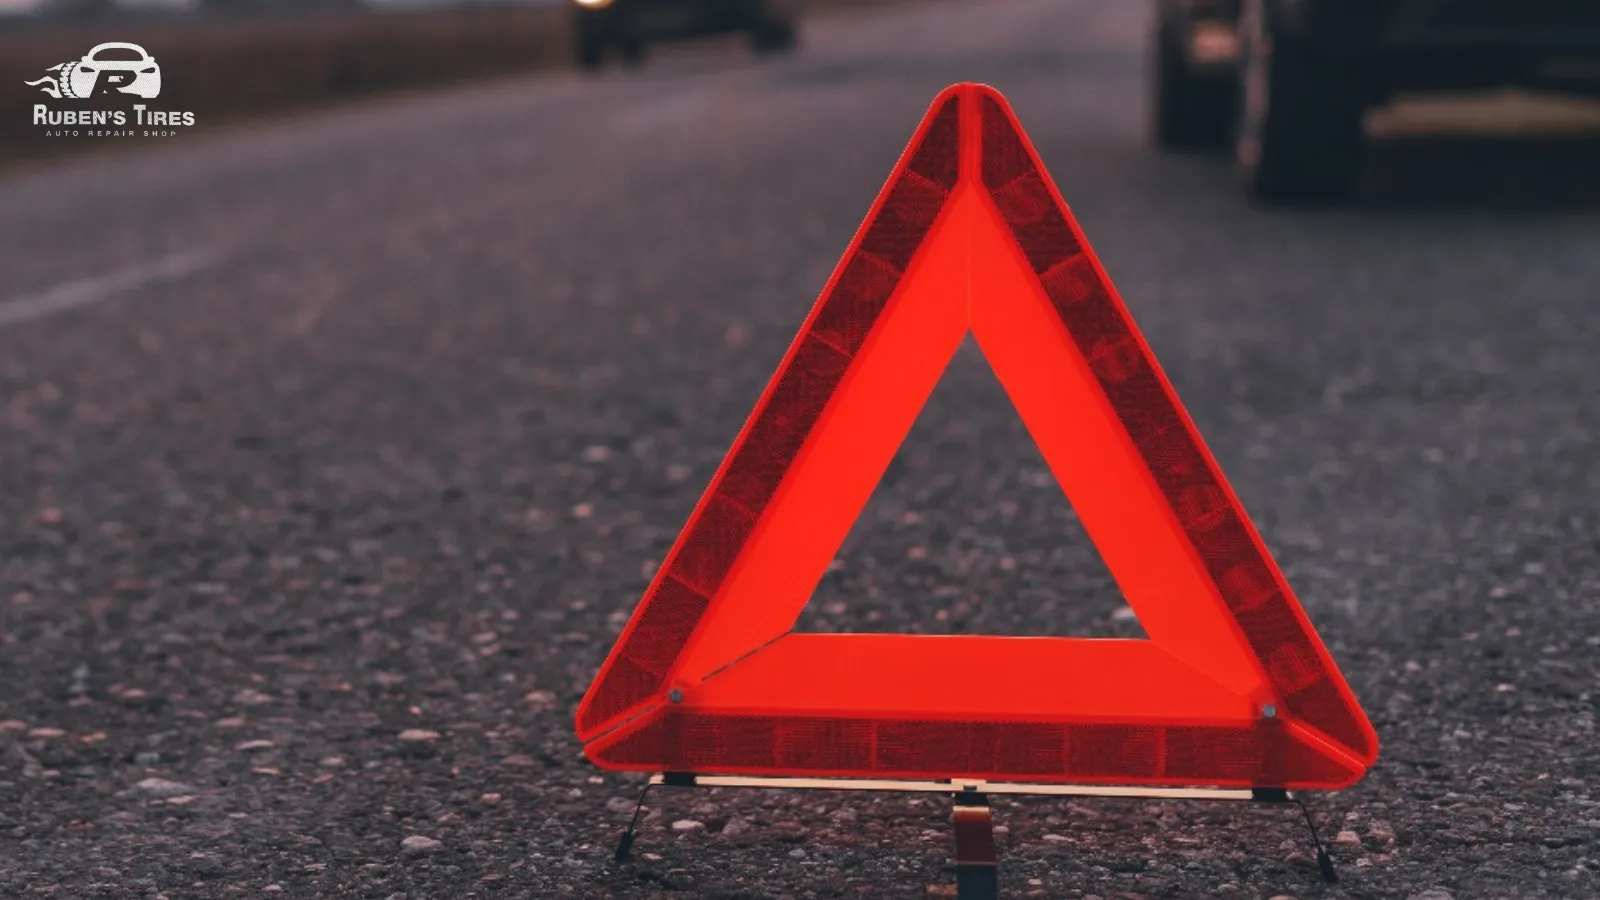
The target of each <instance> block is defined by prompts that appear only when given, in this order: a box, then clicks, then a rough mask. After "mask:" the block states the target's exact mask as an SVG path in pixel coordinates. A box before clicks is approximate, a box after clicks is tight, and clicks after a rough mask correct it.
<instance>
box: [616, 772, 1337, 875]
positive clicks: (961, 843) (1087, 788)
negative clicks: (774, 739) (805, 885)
mask: <svg viewBox="0 0 1600 900" xmlns="http://www.w3.org/2000/svg"><path fill="white" fill-rule="evenodd" d="M657 785H660V786H663V787H689V788H692V787H734V788H769V789H770V788H779V789H798V790H855V791H906V792H912V793H929V794H933V793H937V794H946V795H948V796H950V797H951V798H952V799H953V800H954V802H953V803H952V805H951V809H950V825H951V829H952V831H953V832H954V835H955V858H954V863H955V867H956V896H957V897H958V898H960V900H998V898H999V896H1000V885H999V875H1000V864H999V859H998V855H997V853H996V851H995V840H994V816H993V811H992V810H991V808H990V806H989V797H990V795H992V794H1000V795H1043V796H1057V797H1105V798H1128V799H1142V800H1235V801H1237V800H1254V801H1256V802H1259V803H1271V804H1288V803H1293V804H1295V805H1296V806H1298V807H1299V808H1300V813H1301V815H1302V816H1304V817H1305V821H1306V828H1307V829H1308V830H1309V831H1310V832H1311V843H1312V845H1313V846H1314V847H1315V848H1316V853H1317V869H1318V871H1319V872H1321V874H1322V880H1323V881H1326V882H1328V883H1329V884H1334V883H1337V882H1338V880H1339V875H1338V873H1337V872H1336V871H1334V868H1333V857H1332V856H1330V855H1329V854H1328V850H1327V847H1325V846H1324V845H1323V843H1322V838H1321V836H1320V835H1318V833H1317V826H1316V822H1315V821H1313V820H1312V818H1311V810H1310V809H1309V808H1308V807H1307V806H1306V804H1305V801H1303V800H1301V799H1300V798H1299V797H1298V796H1296V795H1294V794H1292V793H1290V792H1289V791H1287V790H1285V789H1283V788H1254V789H1250V788H1138V787H1111V786H1105V787H1098V786H1091V785H1053V784H1010V783H996V782H984V781H965V780H956V781H899V780H891V779H861V778H775V777H749V776H737V775H693V774H689V773H687V772H666V773H663V774H660V775H653V776H651V778H650V780H649V781H647V782H645V785H644V788H643V789H642V790H640V791H639V802H638V803H637V804H635V806H634V808H633V817H632V818H631V819H630V820H629V821H628V828H627V830H626V831H624V832H623V833H622V838H621V840H619V841H618V842H617V850H616V854H615V859H616V861H617V862H618V863H625V862H627V861H628V859H629V857H630V856H631V855H632V853H633V842H634V839H635V837H636V836H637V834H638V830H639V819H640V817H641V816H642V815H643V813H644V803H645V799H646V798H647V797H649V796H650V789H651V788H653V787H655V786H657Z"/></svg>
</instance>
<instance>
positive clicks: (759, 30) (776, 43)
mask: <svg viewBox="0 0 1600 900" xmlns="http://www.w3.org/2000/svg"><path fill="white" fill-rule="evenodd" d="M799 43H800V29H799V27H798V26H797V25H796V24H795V21H794V20H793V19H788V18H781V17H780V18H770V19H768V18H764V19H762V20H761V21H760V22H757V23H756V25H755V27H754V28H752V29H751V30H750V46H751V47H752V48H754V49H755V51H756V52H757V53H760V54H768V53H785V52H788V51H790V50H793V49H794V48H795V46H796V45H798V44H799Z"/></svg>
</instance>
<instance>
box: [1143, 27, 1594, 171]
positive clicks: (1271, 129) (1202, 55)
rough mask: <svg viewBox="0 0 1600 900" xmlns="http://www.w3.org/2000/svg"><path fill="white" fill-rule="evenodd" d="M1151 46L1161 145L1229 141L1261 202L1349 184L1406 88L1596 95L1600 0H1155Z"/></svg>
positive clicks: (1154, 105) (1192, 145) (1154, 108)
mask: <svg viewBox="0 0 1600 900" xmlns="http://www.w3.org/2000/svg"><path fill="white" fill-rule="evenodd" d="M1151 46H1152V63H1153V71H1152V73H1151V78H1150V83H1151V92H1152V98H1151V104H1152V111H1153V116H1154V129H1155V136H1156V141H1157V143H1158V144H1160V145H1161V146H1162V147H1165V148H1174V149H1176V148H1197V149H1203V148H1212V147H1216V148H1220V147H1227V146H1230V145H1231V146H1232V147H1233V150H1234V155H1235V157H1236V158H1237V161H1238V166H1239V169H1240V171H1241V173H1242V175H1243V178H1244V181H1245V184H1246V186H1247V189H1248V190H1249V192H1250V193H1251V195H1252V196H1253V197H1255V198H1256V199H1260V200H1266V201H1303V200H1317V199H1328V198H1332V197H1336V196H1338V195H1340V194H1341V193H1343V192H1345V191H1346V190H1348V189H1349V188H1350V187H1351V186H1352V185H1353V183H1354V181H1355V177H1356V175H1357V174H1358V172H1359V168H1360V159H1361V146H1362V120H1363V117H1364V114H1365V113H1366V111H1367V110H1368V109H1369V108H1371V107H1374V106H1378V105H1380V104H1382V103H1384V102H1386V101H1387V100H1388V99H1389V98H1390V97H1391V96H1392V95H1394V94H1395V93H1397V92H1400V91H1448V90H1481V89H1488V88H1496V87H1506V86H1518V87H1526V88H1532V89H1536V90H1555V91H1570V92H1575V93H1581V94H1587V95H1591V96H1600V0H1159V3H1158V13H1157V22H1156V28H1155V35H1154V40H1153V41H1152V45H1151Z"/></svg>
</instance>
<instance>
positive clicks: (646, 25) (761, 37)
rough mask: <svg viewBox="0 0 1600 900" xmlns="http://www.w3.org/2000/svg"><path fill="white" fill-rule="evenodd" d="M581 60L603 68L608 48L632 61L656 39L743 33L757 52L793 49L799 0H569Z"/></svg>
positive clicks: (638, 57) (640, 57)
mask: <svg viewBox="0 0 1600 900" xmlns="http://www.w3.org/2000/svg"><path fill="white" fill-rule="evenodd" d="M571 3H572V7H573V15H574V17H575V21H574V22H573V37H574V41H575V42H576V45H577V46H576V48H575V49H576V52H577V56H578V62H579V64H580V65H582V66H583V67H584V68H586V69H595V68H599V67H600V65H601V64H602V63H604V61H605V57H606V53H607V51H609V50H613V49H615V50H617V51H618V52H620V53H621V55H622V58H623V59H625V60H627V61H629V62H638V61H639V60H640V59H642V58H643V57H644V52H645V46H646V45H647V44H649V43H651V42H654V41H664V40H676V39H681V38H691V37H700V36H702V35H711V34H726V33H730V32H744V33H746V34H748V35H749V36H750V43H751V46H752V47H754V49H755V50H756V52H758V53H771V52H777V51H783V50H789V49H792V48H793V47H794V46H795V44H796V42H797V41H798V39H799V27H800V8H799V0H571Z"/></svg>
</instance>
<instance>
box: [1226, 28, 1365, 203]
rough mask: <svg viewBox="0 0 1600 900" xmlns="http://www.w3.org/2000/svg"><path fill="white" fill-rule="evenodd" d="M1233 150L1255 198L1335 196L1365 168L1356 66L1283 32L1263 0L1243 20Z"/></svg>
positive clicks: (1278, 200) (1341, 194) (1304, 199)
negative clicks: (1346, 65) (1345, 66)
mask: <svg viewBox="0 0 1600 900" xmlns="http://www.w3.org/2000/svg"><path fill="white" fill-rule="evenodd" d="M1240 39H1241V40H1240V49H1241V60H1240V65H1239V99H1238V110H1239V113H1238V125H1237V127H1236V129H1235V139H1234V156H1235V159H1236V161H1237V163H1238V167H1239V172H1240V175H1241V177H1242V178H1243V180H1244V183H1245V188H1246V190H1247V191H1248V192H1249V194H1250V196H1251V198H1252V199H1255V200H1258V201H1261V202H1264V203H1306V202H1325V201H1330V200H1337V199H1340V198H1342V197H1344V196H1346V195H1348V194H1349V193H1350V192H1351V191H1352V190H1353V189H1354V188H1355V186H1356V180H1357V177H1358V176H1359V175H1360V172H1361V156H1362V152H1361V151H1362V143H1363V141H1362V114H1363V113H1364V112H1365V109H1364V106H1363V104H1362V102H1361V100H1360V95H1359V94H1358V92H1357V91H1356V86H1355V83H1354V79H1353V77H1351V74H1350V73H1349V72H1347V71H1345V70H1343V69H1342V68H1341V67H1340V65H1339V64H1338V62H1337V61H1336V60H1333V59H1330V58H1328V57H1327V56H1326V55H1325V54H1323V53H1321V52H1319V50H1318V49H1317V48H1316V47H1314V46H1311V45H1309V44H1308V43H1306V42H1305V41H1303V40H1297V39H1295V38H1293V37H1291V36H1287V35H1284V34H1281V33H1278V32H1277V31H1276V29H1274V28H1273V27H1272V25H1271V23H1270V22H1268V21H1266V18H1265V16H1264V13H1263V10H1262V0H1247V2H1246V3H1245V11H1244V14H1243V16H1242V17H1241V20H1240Z"/></svg>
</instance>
